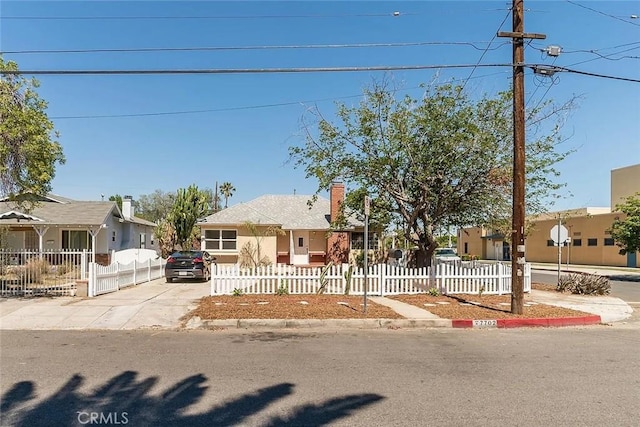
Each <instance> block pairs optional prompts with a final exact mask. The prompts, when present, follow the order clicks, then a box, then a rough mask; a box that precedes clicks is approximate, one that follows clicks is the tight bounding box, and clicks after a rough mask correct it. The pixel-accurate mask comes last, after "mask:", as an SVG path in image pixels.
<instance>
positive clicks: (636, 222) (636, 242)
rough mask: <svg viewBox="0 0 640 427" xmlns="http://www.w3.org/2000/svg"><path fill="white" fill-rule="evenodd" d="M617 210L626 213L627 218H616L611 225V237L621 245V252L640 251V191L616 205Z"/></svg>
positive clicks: (623, 253)
mask: <svg viewBox="0 0 640 427" xmlns="http://www.w3.org/2000/svg"><path fill="white" fill-rule="evenodd" d="M616 211H618V212H623V213H624V214H626V218H624V219H616V220H615V221H614V222H613V225H612V226H611V237H613V239H614V240H615V242H616V244H617V245H618V246H619V247H620V254H621V255H626V254H627V253H634V252H637V251H640V193H636V194H635V195H633V196H629V197H627V198H626V199H625V201H624V202H623V203H621V204H619V205H616Z"/></svg>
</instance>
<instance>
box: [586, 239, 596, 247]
mask: <svg viewBox="0 0 640 427" xmlns="http://www.w3.org/2000/svg"><path fill="white" fill-rule="evenodd" d="M587 246H598V239H587Z"/></svg>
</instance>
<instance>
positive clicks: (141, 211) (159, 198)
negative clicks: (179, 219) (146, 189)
mask: <svg viewBox="0 0 640 427" xmlns="http://www.w3.org/2000/svg"><path fill="white" fill-rule="evenodd" d="M175 201H176V193H172V192H165V191H162V190H155V191H154V192H153V193H151V194H142V195H140V197H139V198H138V200H137V201H136V216H138V217H140V218H144V219H146V220H147V221H153V222H155V223H156V224H158V223H160V221H162V219H164V218H167V216H168V215H169V213H170V212H171V209H172V208H173V204H174V203H175Z"/></svg>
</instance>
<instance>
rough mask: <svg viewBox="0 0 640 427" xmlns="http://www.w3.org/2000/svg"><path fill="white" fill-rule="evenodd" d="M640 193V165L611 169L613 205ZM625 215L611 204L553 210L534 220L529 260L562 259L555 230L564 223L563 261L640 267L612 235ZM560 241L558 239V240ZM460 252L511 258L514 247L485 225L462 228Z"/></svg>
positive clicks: (636, 258)
mask: <svg viewBox="0 0 640 427" xmlns="http://www.w3.org/2000/svg"><path fill="white" fill-rule="evenodd" d="M636 193H640V164H638V165H633V166H628V167H623V168H618V169H614V170H612V171H611V206H612V207H613V209H615V206H616V205H617V204H619V203H621V202H622V201H623V200H624V199H625V198H627V197H629V196H632V195H634V194H636ZM624 218H625V215H624V214H623V213H620V212H615V211H612V208H609V207H589V208H579V209H571V210H566V211H560V212H551V213H547V214H544V215H540V216H538V217H537V218H536V219H534V220H532V227H531V230H530V232H529V233H528V235H527V238H526V254H525V258H526V260H527V261H529V262H552V263H556V262H558V247H557V246H555V244H554V241H553V239H552V238H551V230H552V228H553V227H554V226H555V225H558V224H561V225H562V226H564V227H565V228H566V230H567V232H568V233H567V234H568V237H569V239H568V244H565V245H563V246H562V247H561V259H562V262H563V263H567V262H569V263H571V264H583V265H607V266H622V267H640V255H639V254H638V253H637V252H636V253H630V254H626V255H620V253H619V251H620V248H619V247H618V246H617V245H616V244H615V242H614V240H613V239H612V238H611V232H610V229H611V225H612V224H613V222H614V221H615V220H616V219H622V220H623V219H624ZM556 240H557V239H556ZM458 253H459V254H461V255H471V256H477V257H478V258H480V259H492V260H509V259H510V256H511V254H510V247H509V245H508V243H507V242H505V239H504V236H503V235H501V234H498V233H495V232H492V231H491V230H488V229H486V228H484V227H470V228H464V229H460V230H459V231H458Z"/></svg>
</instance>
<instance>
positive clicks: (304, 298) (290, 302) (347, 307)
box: [183, 285, 588, 320]
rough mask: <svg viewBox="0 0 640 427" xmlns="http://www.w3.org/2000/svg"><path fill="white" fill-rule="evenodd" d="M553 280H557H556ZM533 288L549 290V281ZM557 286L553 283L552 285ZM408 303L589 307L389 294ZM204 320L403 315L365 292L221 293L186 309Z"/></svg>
mask: <svg viewBox="0 0 640 427" xmlns="http://www.w3.org/2000/svg"><path fill="white" fill-rule="evenodd" d="M552 286H553V285H552ZM533 288H534V289H539V290H550V288H548V287H547V286H546V285H533ZM552 289H555V286H553V287H552ZM388 298H392V299H395V300H398V301H402V302H404V303H407V304H413V305H415V306H417V307H420V308H422V309H425V310H427V311H430V312H431V313H433V314H435V315H436V316H439V317H442V318H445V319H507V318H517V317H527V318H548V317H579V316H584V315H586V314H588V313H583V312H581V311H576V310H571V309H567V308H562V307H556V306H550V305H544V304H536V303H535V302H533V301H531V299H530V296H529V295H527V294H525V307H524V313H523V314H522V315H514V314H511V313H510V309H511V306H510V301H511V296H510V295H482V296H478V295H455V296H443V295H441V296H431V295H427V294H419V295H394V296H389V297H388ZM194 316H197V317H200V318H201V319H203V320H214V319H217V320H222V319H364V318H369V319H399V318H402V316H400V315H399V314H398V313H396V312H395V311H393V310H392V309H390V308H388V307H384V306H380V305H378V304H375V303H374V302H373V301H371V300H368V301H367V313H366V314H364V313H363V298H362V296H345V295H240V296H231V295H221V296H210V297H204V298H202V299H201V300H200V301H199V304H198V307H197V308H196V309H195V310H193V311H191V312H190V313H189V314H187V315H186V316H185V317H184V319H183V320H188V319H189V318H191V317H194Z"/></svg>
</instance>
